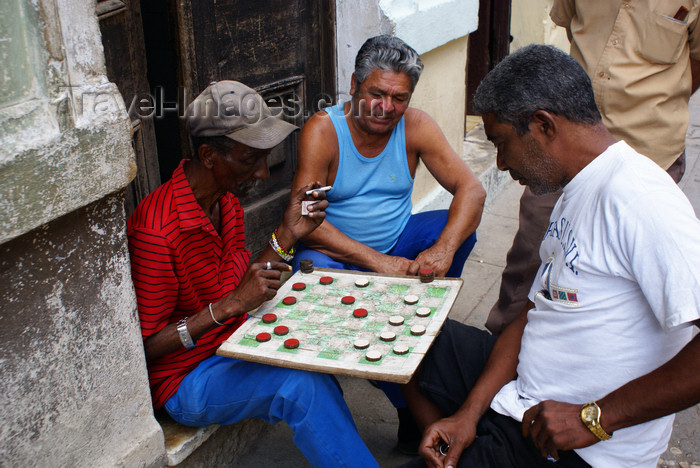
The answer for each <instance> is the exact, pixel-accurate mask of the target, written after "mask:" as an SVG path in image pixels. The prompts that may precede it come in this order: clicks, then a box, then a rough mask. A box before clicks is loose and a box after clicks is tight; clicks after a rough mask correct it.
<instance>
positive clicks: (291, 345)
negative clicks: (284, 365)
mask: <svg viewBox="0 0 700 468" xmlns="http://www.w3.org/2000/svg"><path fill="white" fill-rule="evenodd" d="M284 347H285V348H287V349H296V348H298V347H299V340H297V339H296V338H290V339H288V340H284Z"/></svg>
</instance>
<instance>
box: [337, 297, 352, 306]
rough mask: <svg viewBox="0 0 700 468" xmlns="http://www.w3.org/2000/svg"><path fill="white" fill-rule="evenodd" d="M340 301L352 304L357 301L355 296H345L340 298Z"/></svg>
mask: <svg viewBox="0 0 700 468" xmlns="http://www.w3.org/2000/svg"><path fill="white" fill-rule="evenodd" d="M340 302H342V303H343V304H348V305H350V304H353V303H354V302H355V298H354V297H352V296H345V297H343V298H342V299H341V300H340Z"/></svg>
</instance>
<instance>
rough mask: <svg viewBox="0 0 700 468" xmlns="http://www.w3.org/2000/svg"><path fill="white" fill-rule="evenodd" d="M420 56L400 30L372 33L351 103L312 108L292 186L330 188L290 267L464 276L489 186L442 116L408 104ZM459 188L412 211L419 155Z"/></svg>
mask: <svg viewBox="0 0 700 468" xmlns="http://www.w3.org/2000/svg"><path fill="white" fill-rule="evenodd" d="M422 69H423V64H422V62H421V60H420V57H419V56H418V54H417V53H416V51H415V50H413V49H412V48H411V47H410V46H408V45H407V44H406V43H404V42H403V41H402V40H401V39H398V38H396V37H392V36H377V37H373V38H370V39H368V40H367V41H366V42H365V44H364V45H363V46H362V47H361V48H360V50H359V52H358V54H357V57H356V59H355V73H353V75H352V81H351V88H350V93H351V95H352V99H351V101H349V102H345V103H341V104H338V105H337V106H333V107H329V108H326V109H324V110H322V111H319V112H318V113H316V114H315V115H314V116H313V117H311V118H310V119H309V121H308V122H307V123H306V125H305V126H304V128H303V130H302V132H301V135H300V137H299V151H298V154H299V156H298V167H297V173H296V176H295V178H294V183H293V190H294V189H296V188H297V187H301V186H303V185H305V184H306V183H308V181H310V180H311V181H315V180H319V181H322V182H324V183H325V184H327V185H332V186H333V188H332V189H331V190H330V191H329V192H328V194H327V199H328V201H329V202H330V205H329V208H328V209H327V210H326V219H325V221H324V222H323V224H322V225H321V226H320V227H319V228H318V229H316V231H315V232H313V233H312V234H311V235H309V236H307V237H306V238H305V239H303V243H304V245H303V246H300V248H299V249H298V251H297V255H296V256H295V259H294V263H293V266H294V267H295V269H298V267H299V261H300V260H301V259H304V258H311V259H312V260H313V262H314V265H315V266H322V267H328V268H340V269H354V270H365V271H375V272H378V273H390V274H401V275H415V274H418V272H419V271H420V270H422V269H430V270H433V272H434V273H435V276H438V277H440V276H451V277H458V276H460V275H461V273H462V267H463V266H464V262H465V261H466V259H467V257H468V256H469V253H470V252H471V250H472V248H473V247H474V243H475V242H476V235H475V230H476V227H477V225H478V224H479V221H480V219H481V212H482V209H483V204H484V199H485V196H486V195H485V191H484V189H483V187H482V186H481V183H480V182H479V180H478V179H477V178H476V176H475V175H474V174H473V173H472V172H471V171H470V170H469V168H468V167H467V165H466V164H465V163H464V162H463V161H462V160H461V159H460V157H459V156H458V155H457V153H456V152H455V151H454V150H453V149H452V148H451V147H450V145H449V143H448V141H447V139H446V138H445V136H444V134H443V133H442V131H441V130H440V128H439V127H438V125H437V124H436V122H435V121H434V120H433V119H432V118H431V117H430V116H428V115H427V114H426V113H425V112H423V111H420V110H418V109H414V108H411V107H409V102H410V100H411V95H412V93H413V90H414V88H415V86H416V83H417V82H418V78H419V77H420V74H421V71H422ZM420 161H422V162H423V164H425V167H426V168H427V169H428V170H429V171H430V173H431V174H432V175H433V176H434V177H435V179H436V180H437V181H438V182H439V183H440V185H442V186H443V187H444V188H445V189H446V190H448V191H449V192H450V193H451V194H452V195H453V196H454V198H453V200H452V204H451V205H450V208H449V210H441V211H431V212H423V213H417V214H414V215H411V208H412V205H411V192H412V189H413V179H414V177H415V173H416V168H417V167H418V163H419V162H420Z"/></svg>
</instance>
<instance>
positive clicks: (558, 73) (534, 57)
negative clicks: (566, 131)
mask: <svg viewBox="0 0 700 468" xmlns="http://www.w3.org/2000/svg"><path fill="white" fill-rule="evenodd" d="M474 110H475V111H476V112H478V113H479V114H481V115H484V114H493V115H494V116H495V117H496V118H497V119H498V120H499V121H500V122H508V123H510V124H512V125H513V128H514V129H515V132H516V133H517V134H518V135H524V134H525V133H528V132H529V124H530V119H531V118H532V116H533V115H534V114H535V112H536V111H538V110H545V111H548V112H551V113H553V114H557V115H561V116H563V117H566V118H567V119H568V120H570V121H572V122H578V123H585V124H591V125H592V124H596V123H598V122H600V121H601V117H600V112H599V111H598V107H597V106H596V103H595V98H594V96H593V87H592V85H591V80H590V78H588V75H587V74H586V72H585V71H584V69H583V68H582V67H581V65H579V64H578V62H576V60H574V59H573V58H572V57H571V56H570V55H568V54H566V53H564V52H562V51H561V50H559V49H556V48H554V47H551V46H545V45H538V44H533V45H529V46H526V47H523V48H522V49H518V50H517V51H516V52H514V53H513V54H511V55H509V56H508V57H506V58H505V59H504V60H503V61H502V62H501V63H499V64H498V65H497V66H496V67H495V68H494V69H493V70H491V71H490V72H489V73H488V75H486V77H485V78H484V79H483V80H482V81H481V84H480V85H479V87H478V88H477V90H476V94H475V95H474Z"/></svg>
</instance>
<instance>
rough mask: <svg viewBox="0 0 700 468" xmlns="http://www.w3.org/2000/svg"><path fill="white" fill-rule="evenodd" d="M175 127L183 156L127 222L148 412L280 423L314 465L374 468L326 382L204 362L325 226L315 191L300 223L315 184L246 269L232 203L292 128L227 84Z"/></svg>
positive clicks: (248, 92)
mask: <svg viewBox="0 0 700 468" xmlns="http://www.w3.org/2000/svg"><path fill="white" fill-rule="evenodd" d="M186 118H187V130H188V132H189V136H190V141H191V144H192V148H193V158H192V159H190V160H188V159H185V160H183V161H182V162H181V163H180V165H179V167H178V168H177V169H176V170H175V172H174V174H173V177H172V178H171V179H170V180H169V181H168V182H166V183H165V184H163V185H162V186H161V187H159V188H158V189H156V190H155V191H154V192H153V193H151V194H150V195H149V196H148V197H146V198H145V199H144V200H143V201H142V202H141V203H140V204H139V206H138V207H137V208H136V210H135V211H134V213H133V215H132V216H131V218H130V219H129V221H128V223H127V235H128V238H129V250H130V253H131V262H132V278H133V282H134V286H135V289H136V296H137V301H138V309H139V318H140V321H141V331H142V336H143V340H144V348H145V351H146V360H147V365H148V373H149V380H150V385H151V394H152V397H153V405H154V407H155V408H160V407H164V408H165V410H166V411H167V412H168V413H169V414H170V415H171V416H172V417H173V419H175V420H176V421H178V422H179V423H181V424H186V425H190V426H204V425H209V424H233V423H235V422H237V421H240V420H242V419H245V418H250V417H257V418H261V419H264V420H266V421H268V422H271V423H276V422H278V421H280V420H284V421H286V422H287V423H288V424H289V426H290V427H291V428H292V429H293V430H294V431H295V435H294V440H295V443H296V445H297V446H298V447H299V449H300V450H301V451H302V452H303V453H304V455H305V456H306V457H307V458H308V459H309V461H310V462H311V463H312V464H313V465H314V466H334V467H335V466H351V465H352V466H358V465H359V466H377V464H376V461H375V460H374V458H373V457H372V455H371V454H370V453H369V451H368V450H367V448H366V446H365V445H364V443H363V442H362V440H361V439H360V437H359V435H358V433H357V429H356V427H355V425H354V422H353V420H352V416H351V415H350V412H349V410H348V408H347V405H346V404H345V401H344V400H343V398H342V395H341V392H340V388H339V386H338V383H337V381H336V380H335V379H334V378H333V377H332V376H329V375H326V374H316V373H311V372H304V371H298V370H293V369H286V368H280V367H272V366H266V365H262V364H256V363H250V362H245V361H240V360H237V359H231V358H226V357H221V356H217V355H216V354H215V352H216V349H217V348H218V347H219V345H220V344H221V343H222V342H223V341H224V340H226V339H227V338H228V337H229V336H230V335H231V334H232V333H233V332H234V331H235V330H236V329H237V328H238V327H239V326H240V325H241V324H242V323H243V322H244V321H245V320H246V317H247V313H248V312H249V311H251V310H253V309H255V308H257V307H258V306H260V305H261V304H262V303H263V302H265V301H266V300H268V299H271V298H272V297H274V295H275V293H276V291H277V289H278V288H279V287H280V285H281V282H280V275H281V272H282V271H288V270H290V267H289V265H288V264H287V263H284V262H282V260H284V261H289V260H291V257H292V253H293V246H294V245H295V243H296V241H297V240H298V239H299V238H301V237H303V236H305V235H307V234H308V233H309V232H311V231H313V230H314V229H315V228H316V227H317V226H318V225H319V224H320V223H321V222H322V221H323V218H324V217H325V211H324V210H325V209H326V207H327V206H328V202H327V201H325V200H324V196H323V193H322V192H313V194H312V196H313V197H314V198H315V199H317V200H318V201H317V202H316V203H314V204H312V205H310V206H309V214H308V216H302V215H301V202H302V199H304V198H305V197H306V198H308V196H307V195H306V194H305V192H306V191H307V190H309V189H311V188H312V187H317V186H319V185H320V184H317V183H313V184H308V185H306V186H305V187H302V188H300V189H299V190H297V191H296V192H295V193H294V194H292V196H291V199H290V202H289V205H288V207H287V209H286V211H285V213H284V217H283V220H282V222H281V224H280V225H279V227H278V228H277V229H276V230H275V232H274V233H273V234H272V236H271V239H270V245H269V246H267V247H266V248H265V250H264V251H263V252H262V253H261V254H260V256H259V257H258V259H257V260H256V261H255V262H254V263H250V264H249V261H250V252H248V251H247V250H246V249H245V248H244V243H245V236H244V225H243V210H242V208H241V206H240V203H239V201H238V198H237V197H238V196H244V195H245V194H246V192H247V190H248V189H249V188H250V187H251V186H252V184H253V183H254V182H255V181H256V180H258V179H266V178H267V177H268V176H269V170H268V166H267V156H268V155H269V154H270V152H271V151H272V148H274V147H275V146H276V145H278V144H279V143H280V142H282V140H284V139H285V138H286V137H287V136H288V135H289V134H290V133H291V132H292V131H294V130H295V129H296V128H297V127H295V126H294V125H291V124H289V123H287V122H284V121H283V120H281V119H278V118H276V117H274V116H273V115H272V114H271V113H270V110H269V109H268V107H267V105H266V104H265V103H264V101H263V100H262V98H261V97H260V95H258V94H257V93H256V92H255V91H254V90H252V89H250V88H248V87H247V86H245V85H243V84H241V83H238V82H234V81H221V82H218V83H212V84H211V85H209V87H207V89H205V90H204V91H203V92H202V94H200V95H199V96H198V97H197V98H196V99H195V100H194V101H193V102H192V103H191V104H190V106H189V107H188V109H187V114H186Z"/></svg>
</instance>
